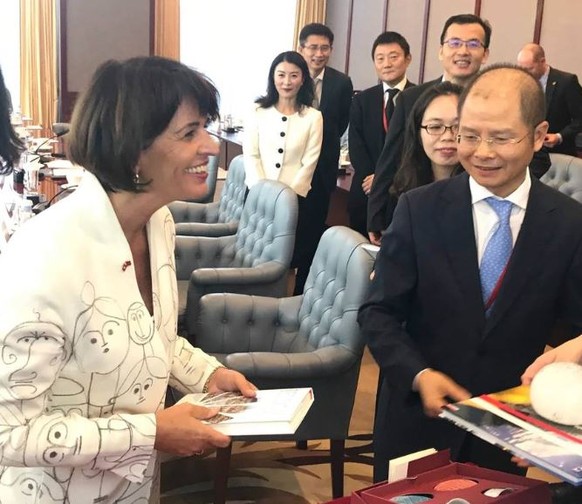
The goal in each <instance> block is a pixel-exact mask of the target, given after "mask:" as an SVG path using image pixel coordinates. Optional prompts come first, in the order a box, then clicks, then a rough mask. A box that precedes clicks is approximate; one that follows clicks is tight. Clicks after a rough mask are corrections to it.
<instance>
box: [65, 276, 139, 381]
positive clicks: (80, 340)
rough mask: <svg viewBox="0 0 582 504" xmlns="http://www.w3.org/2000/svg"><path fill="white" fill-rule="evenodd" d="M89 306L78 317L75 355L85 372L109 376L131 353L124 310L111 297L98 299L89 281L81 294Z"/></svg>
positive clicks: (75, 333)
mask: <svg viewBox="0 0 582 504" xmlns="http://www.w3.org/2000/svg"><path fill="white" fill-rule="evenodd" d="M81 298H82V301H83V302H84V303H85V304H86V305H87V308H86V309H85V310H83V311H82V312H81V313H80V314H79V316H78V317H77V321H76V323H75V331H74V348H73V352H74V356H75V359H76V361H77V363H78V365H79V367H80V368H81V370H82V371H85V372H91V373H101V374H107V373H111V372H112V371H114V370H115V369H117V368H118V367H119V365H120V364H121V363H122V362H123V361H124V360H125V358H126V356H127V353H128V351H129V339H128V338H127V325H126V320H125V316H124V314H123V310H122V309H121V308H120V306H119V304H118V303H117V302H116V301H115V300H114V299H112V298H109V297H96V296H95V289H94V287H93V284H91V283H90V282H87V283H86V284H85V287H84V288H83V292H82V294H81Z"/></svg>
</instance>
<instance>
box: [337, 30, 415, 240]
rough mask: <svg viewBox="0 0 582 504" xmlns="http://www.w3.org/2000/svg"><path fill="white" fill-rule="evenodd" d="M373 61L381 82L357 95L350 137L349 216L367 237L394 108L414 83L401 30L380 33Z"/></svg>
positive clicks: (354, 101) (373, 52)
mask: <svg viewBox="0 0 582 504" xmlns="http://www.w3.org/2000/svg"><path fill="white" fill-rule="evenodd" d="M372 61H373V62H374V68H375V69H376V74H377V76H378V79H379V80H380V84H377V85H375V86H372V87H370V88H368V89H365V90H364V91H362V92H360V93H358V94H356V95H355V96H354V98H353V100H352V108H351V110H350V129H349V136H348V138H349V148H350V161H351V164H352V167H353V169H354V176H353V179H352V184H351V187H350V195H349V197H348V215H349V218H350V227H351V228H352V229H355V230H356V231H358V232H360V233H362V234H363V235H364V236H367V235H368V232H367V227H366V226H367V215H368V211H367V210H368V194H369V193H370V189H371V187H372V182H373V180H374V170H375V169H376V163H377V161H378V158H379V157H380V153H381V152H382V148H383V147H384V140H385V138H386V133H387V132H388V130H389V128H390V122H391V119H392V115H393V113H394V107H395V105H396V102H397V100H398V95H399V94H400V92H401V91H404V90H405V89H408V88H410V87H413V86H414V84H413V83H412V82H410V81H409V80H408V79H407V78H406V70H407V69H408V66H409V65H410V62H411V61H412V56H411V54H410V45H409V44H408V41H407V40H406V39H405V38H404V37H403V36H402V35H401V34H400V33H397V32H393V31H387V32H384V33H381V34H380V35H378V37H376V40H374V43H373V44H372Z"/></svg>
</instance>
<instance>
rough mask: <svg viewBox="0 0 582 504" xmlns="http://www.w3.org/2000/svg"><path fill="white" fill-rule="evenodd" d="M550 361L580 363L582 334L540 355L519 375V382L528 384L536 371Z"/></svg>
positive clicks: (581, 357)
mask: <svg viewBox="0 0 582 504" xmlns="http://www.w3.org/2000/svg"><path fill="white" fill-rule="evenodd" d="M552 362H577V363H579V364H582V336H578V337H577V338H574V339H572V340H570V341H566V343H563V344H561V345H560V346H558V347H556V348H554V349H553V350H550V351H549V352H545V353H543V354H542V355H540V356H539V357H538V358H537V359H536V360H535V361H534V362H533V363H532V364H531V365H530V366H529V367H528V368H527V369H526V370H525V371H524V373H523V374H522V375H521V382H522V383H523V384H524V385H529V384H530V383H531V381H532V380H533V377H534V376H535V375H536V373H537V372H538V371H539V370H540V369H542V368H543V367H544V366H547V365H548V364H551V363H552Z"/></svg>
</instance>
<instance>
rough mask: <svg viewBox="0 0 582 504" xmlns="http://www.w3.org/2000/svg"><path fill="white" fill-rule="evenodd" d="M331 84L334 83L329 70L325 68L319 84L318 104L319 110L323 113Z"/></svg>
mask: <svg viewBox="0 0 582 504" xmlns="http://www.w3.org/2000/svg"><path fill="white" fill-rule="evenodd" d="M333 84H334V82H333V75H332V72H331V69H330V68H329V67H326V68H325V72H324V74H323V80H322V82H321V100H320V102H319V110H321V111H323V110H324V109H325V108H326V107H327V102H328V99H329V95H330V94H331V90H332V88H333Z"/></svg>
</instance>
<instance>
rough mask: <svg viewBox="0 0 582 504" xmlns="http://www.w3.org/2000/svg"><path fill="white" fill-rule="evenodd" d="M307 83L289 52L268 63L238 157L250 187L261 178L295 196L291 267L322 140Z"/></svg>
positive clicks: (297, 258)
mask: <svg viewBox="0 0 582 504" xmlns="http://www.w3.org/2000/svg"><path fill="white" fill-rule="evenodd" d="M314 93H315V92H314V86H313V80H312V79H311V77H310V75H309V69H308V67H307V63H306V62H305V59H304V58H303V56H301V55H300V54H299V53H298V52H295V51H287V52H283V53H281V54H279V55H278V56H277V57H276V58H275V59H274V60H273V63H271V68H270V69H269V77H268V84H267V94H265V95H264V96H261V97H260V98H258V99H257V100H256V102H255V103H256V108H255V110H254V111H253V113H252V114H251V115H250V117H249V118H248V119H247V120H246V121H245V135H244V139H243V155H244V161H245V174H246V178H245V182H246V184H247V186H248V187H249V188H250V187H252V186H253V185H254V184H256V183H257V182H258V181H259V180H262V179H272V180H278V181H280V182H283V183H285V184H287V185H288V186H289V187H291V189H293V190H294V191H295V192H296V193H297V197H298V203H299V213H298V216H297V233H296V238H295V250H294V252H293V259H292V260H291V267H292V268H295V267H297V266H298V264H299V263H300V262H301V256H302V255H304V254H305V250H303V249H304V247H303V245H304V243H303V242H302V235H303V234H304V233H303V230H305V229H307V228H308V225H307V221H308V220H309V219H310V216H309V215H308V212H307V211H306V209H305V197H306V196H307V193H308V192H309V190H310V189H311V179H312V178H313V173H314V171H315V167H316V166H317V161H318V159H319V153H320V151H321V142H322V139H323V117H322V115H321V112H320V111H319V110H317V109H315V108H313V107H312V106H311V105H312V103H313V99H314V96H315V94H314Z"/></svg>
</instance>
